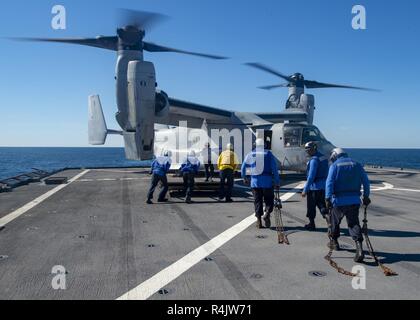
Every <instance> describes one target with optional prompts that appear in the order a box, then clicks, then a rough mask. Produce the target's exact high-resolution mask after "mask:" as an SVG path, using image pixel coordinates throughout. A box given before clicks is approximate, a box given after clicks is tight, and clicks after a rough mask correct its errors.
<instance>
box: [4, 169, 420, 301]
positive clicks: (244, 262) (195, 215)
mask: <svg viewBox="0 0 420 320" xmlns="http://www.w3.org/2000/svg"><path fill="white" fill-rule="evenodd" d="M367 170H368V174H369V177H370V179H371V181H372V189H373V192H372V201H373V203H372V205H371V206H370V207H369V227H370V237H371V240H372V243H373V246H374V248H375V249H376V251H377V254H378V256H379V257H380V258H381V261H382V262H383V263H385V264H386V265H387V266H389V267H391V268H392V269H393V270H394V271H396V272H397V273H398V276H395V277H385V276H384V275H383V273H382V272H381V271H380V269H379V268H378V267H377V266H376V265H375V264H374V261H373V259H372V258H371V257H370V256H369V255H367V257H366V261H365V264H362V265H363V266H364V267H365V268H366V289H365V290H355V289H353V287H352V278H350V277H347V276H344V275H341V274H339V273H337V271H335V270H334V269H332V268H331V267H330V266H329V264H328V262H327V261H326V260H325V259H324V257H325V255H326V254H327V253H328V248H327V246H326V245H327V242H328V237H327V226H326V223H325V221H324V220H323V219H322V218H321V217H320V216H319V214H318V217H317V227H318V230H317V231H316V232H307V231H306V230H305V229H304V225H305V223H307V220H306V217H305V215H306V201H305V200H304V199H302V198H301V195H300V189H301V188H302V182H303V180H304V176H302V175H299V174H292V173H286V174H283V175H282V189H281V191H282V199H283V207H284V208H283V220H284V224H285V226H286V232H287V234H288V237H289V241H290V242H291V245H290V246H287V245H279V244H278V242H277V233H276V230H275V228H272V229H261V230H257V229H256V227H255V222H256V218H255V217H254V216H253V199H252V194H251V192H250V190H249V189H248V188H247V187H246V186H244V185H242V184H241V181H239V180H238V181H237V184H236V185H235V191H234V198H233V199H234V201H235V202H234V203H233V204H228V203H224V202H219V201H218V197H217V193H215V192H213V191H211V190H209V191H205V190H204V191H199V192H197V194H196V195H195V197H194V198H193V200H194V203H192V204H190V205H188V204H185V203H184V199H183V198H181V197H180V195H178V194H177V193H176V192H173V193H172V197H170V198H169V202H167V203H162V204H161V203H155V204H154V205H147V204H146V203H145V201H146V195H147V191H148V187H149V184H150V176H149V175H148V171H149V170H147V169H140V168H116V169H72V170H65V171H62V172H58V173H56V174H55V175H53V176H52V177H56V178H57V177H58V178H65V179H64V180H63V182H65V180H66V179H67V183H64V184H58V185H54V184H53V185H48V184H45V183H44V182H43V181H40V182H34V183H31V184H28V185H26V186H21V187H18V188H15V189H13V190H12V191H11V192H4V193H0V299H4V300H10V299H36V300H47V299H53V300H75V299H95V300H96V299H99V300H114V299H121V300H124V299H143V300H147V299H151V300H162V299H163V300H177V299H186V300H197V299H198V300H225V299H229V300H230V299H233V300H237V299H245V300H261V299H264V300H265V299H267V300H273V299H362V300H364V299H375V300H380V299H420V290H419V288H420V210H419V207H420V172H419V171H415V170H397V169H378V168H368V169H367ZM171 180H173V178H170V181H171ZM57 181H60V179H58V180H57ZM197 181H198V182H200V181H201V178H198V179H197ZM156 195H157V193H156ZM361 214H362V212H361ZM272 221H273V223H274V218H273V219H272ZM342 226H343V228H342V231H343V233H344V234H343V236H342V238H341V239H340V243H341V245H342V250H341V251H339V252H334V254H333V257H334V259H335V261H336V262H338V263H339V264H340V265H341V266H343V267H344V268H346V269H350V270H351V269H352V267H353V266H354V265H355V263H354V262H353V256H354V243H353V241H352V240H351V238H349V237H348V233H347V226H346V224H345V221H343V224H342ZM365 250H366V248H365ZM57 266H61V267H63V268H64V269H65V277H64V279H65V289H63V288H61V289H57V288H54V286H53V284H54V281H56V279H57V278H55V277H56V276H57V274H56V273H53V268H54V267H57ZM62 279H63V278H62ZM61 285H63V282H61Z"/></svg>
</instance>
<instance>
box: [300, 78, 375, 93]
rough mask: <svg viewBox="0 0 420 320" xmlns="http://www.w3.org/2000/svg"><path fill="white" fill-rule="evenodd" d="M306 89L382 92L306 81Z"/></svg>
mask: <svg viewBox="0 0 420 320" xmlns="http://www.w3.org/2000/svg"><path fill="white" fill-rule="evenodd" d="M305 87H306V88H308V89H321V88H342V89H355V90H364V91H376V92H379V91H380V90H377V89H370V88H362V87H353V86H345V85H339V84H330V83H322V82H318V81H309V80H305Z"/></svg>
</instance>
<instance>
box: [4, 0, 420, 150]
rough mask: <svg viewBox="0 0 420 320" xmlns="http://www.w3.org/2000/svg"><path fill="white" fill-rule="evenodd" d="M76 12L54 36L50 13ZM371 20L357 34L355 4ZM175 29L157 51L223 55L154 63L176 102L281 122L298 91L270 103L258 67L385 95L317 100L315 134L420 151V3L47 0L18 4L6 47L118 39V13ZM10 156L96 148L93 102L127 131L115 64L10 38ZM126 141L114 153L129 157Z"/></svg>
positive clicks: (338, 93)
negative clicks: (143, 15)
mask: <svg viewBox="0 0 420 320" xmlns="http://www.w3.org/2000/svg"><path fill="white" fill-rule="evenodd" d="M56 4H62V5H64V6H65V7H66V9H67V30H65V31H55V30H52V28H51V19H52V15H51V8H52V7H53V6H54V5H56ZM356 4H363V5H364V6H365V7H366V10H367V30H364V31H355V30H353V29H352V28H351V20H352V14H351V9H352V7H353V5H356ZM121 7H125V8H131V9H139V10H145V11H155V12H161V13H164V14H166V15H169V16H171V17H172V18H171V19H170V20H169V21H166V22H165V23H164V24H162V25H159V26H158V27H156V28H155V29H154V30H153V31H152V32H151V33H150V34H148V36H147V38H146V39H147V40H149V41H152V42H156V43H159V44H163V45H168V46H172V47H176V48H181V49H186V50H193V51H202V52H208V53H215V54H222V55H227V56H230V57H232V59H231V60H228V61H211V60H204V59H200V58H195V57H189V56H182V55H176V54H171V53H159V54H148V53H146V54H145V58H146V60H149V61H152V62H154V64H155V67H156V69H157V77H158V83H159V86H160V88H162V89H163V90H165V91H166V92H167V93H168V94H169V95H170V96H173V97H176V98H179V99H183V100H188V101H193V102H197V103H201V104H206V105H209V106H214V107H220V108H224V109H230V110H236V111H251V112H252V111H266V112H279V111H282V110H283V108H284V103H285V100H286V98H287V90H277V91H272V92H265V91H261V90H258V89H256V87H257V86H261V85H268V84H275V83H277V82H278V79H276V78H275V77H272V76H271V75H269V74H264V73H262V72H259V71H257V70H253V69H250V68H246V67H244V66H242V65H241V64H242V63H244V62H249V61H251V62H253V61H258V62H262V63H264V64H267V65H270V66H272V67H273V68H275V69H278V70H280V71H282V72H284V73H286V74H292V73H294V72H301V73H303V74H304V75H305V77H306V78H307V79H309V80H318V81H324V82H333V83H339V84H351V85H356V86H366V87H373V88H378V89H381V90H382V92H381V93H372V92H358V91H348V90H339V89H321V90H310V91H308V92H309V93H312V94H315V96H316V105H317V111H316V115H315V124H316V125H317V126H318V127H319V128H320V129H321V131H323V133H324V134H325V135H326V136H327V137H328V138H329V139H330V140H331V141H332V142H334V143H335V144H336V145H339V146H344V147H390V148H398V147H404V148H420V138H419V137H420V124H419V120H420V86H419V83H420V82H419V80H418V77H419V76H420V68H419V67H420V62H419V57H420V42H419V41H418V39H419V32H420V19H418V15H419V14H420V2H419V1H417V0H403V1H398V2H390V1H381V0H363V1H359V0H357V1H356V0H353V1H352V0H340V1H333V0H313V1H309V0H305V1H283V0H259V1H254V0H252V1H251V0H243V1H239V0H230V1H226V0H177V1H172V0H153V1H151V0H136V1H130V0H124V1H121V0H120V1H98V0H90V1H82V0H60V1H58V0H55V1H46V0H37V1H15V2H11V1H7V2H3V3H2V10H1V13H0V30H1V31H0V37H9V36H38V37H39V36H40V37H85V36H89V37H90V36H96V35H114V33H115V21H114V9H115V8H121ZM0 42H1V49H2V55H1V59H0V70H1V73H2V76H1V77H0V88H1V89H0V112H1V113H0V114H1V116H0V128H1V134H0V146H88V144H87V97H88V96H89V95H90V94H95V93H96V94H99V95H100V96H101V99H102V103H103V106H104V112H105V116H106V118H107V122H108V126H109V127H110V128H117V125H116V122H115V120H114V115H115V111H116V104H115V96H114V78H113V77H114V67H115V58H116V55H115V53H113V52H111V51H103V50H100V49H95V48H89V47H79V46H70V45H59V44H42V43H37V44H34V43H16V42H12V41H8V40H4V39H0ZM122 145H123V142H122V140H121V138H120V137H111V138H109V139H108V143H107V146H122Z"/></svg>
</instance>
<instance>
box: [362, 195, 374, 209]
mask: <svg viewBox="0 0 420 320" xmlns="http://www.w3.org/2000/svg"><path fill="white" fill-rule="evenodd" d="M371 203H372V201H371V200H370V198H369V197H363V205H364V206H366V207H368V206H369V205H370V204H371Z"/></svg>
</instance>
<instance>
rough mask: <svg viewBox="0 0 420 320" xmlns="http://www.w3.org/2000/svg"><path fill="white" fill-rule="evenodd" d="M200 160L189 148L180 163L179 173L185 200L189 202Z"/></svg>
mask: <svg viewBox="0 0 420 320" xmlns="http://www.w3.org/2000/svg"><path fill="white" fill-rule="evenodd" d="M200 165H201V164H200V161H199V160H198V158H197V156H196V153H195V151H194V150H191V151H190V152H189V154H188V157H187V159H186V160H185V161H184V162H183V163H182V165H181V169H180V171H181V173H182V177H183V180H184V193H185V202H186V203H191V202H192V201H191V197H192V194H193V192H194V184H195V176H196V174H197V173H198V171H199V170H200Z"/></svg>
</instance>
